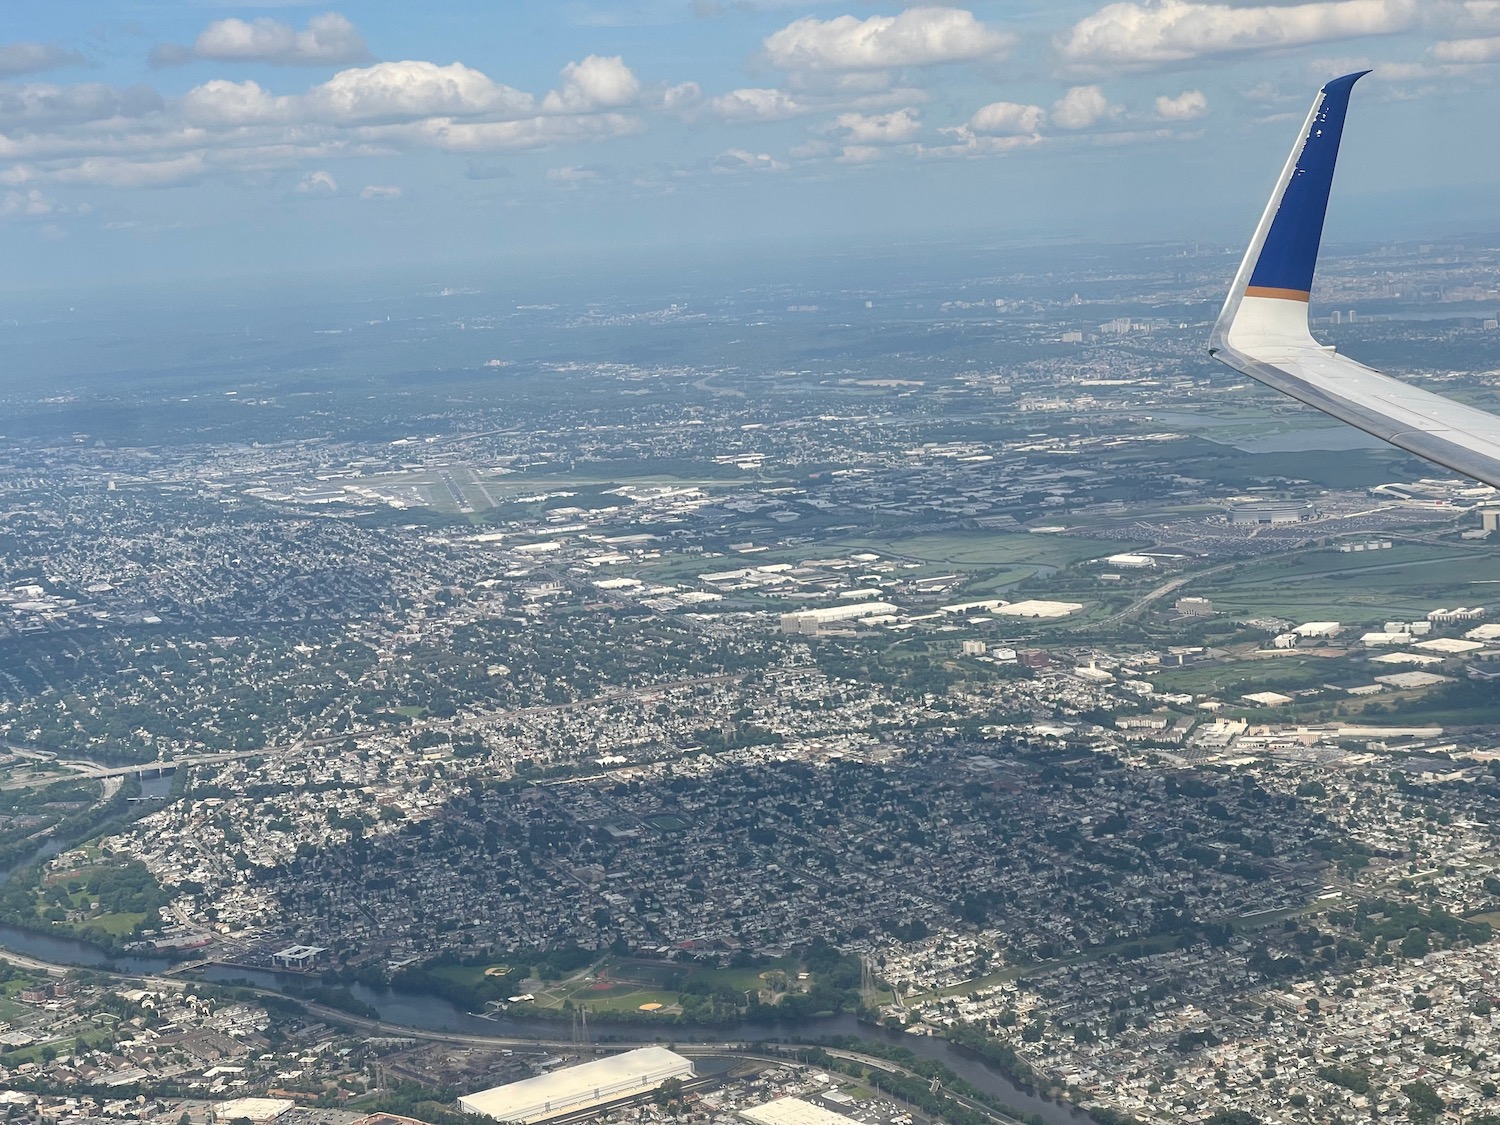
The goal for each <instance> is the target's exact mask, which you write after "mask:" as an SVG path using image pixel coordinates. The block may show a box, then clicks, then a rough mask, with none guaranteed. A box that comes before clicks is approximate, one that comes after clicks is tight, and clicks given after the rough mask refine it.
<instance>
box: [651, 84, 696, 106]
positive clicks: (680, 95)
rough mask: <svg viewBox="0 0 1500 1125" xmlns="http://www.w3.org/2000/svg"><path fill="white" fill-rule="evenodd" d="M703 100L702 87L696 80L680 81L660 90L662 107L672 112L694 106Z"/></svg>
mask: <svg viewBox="0 0 1500 1125" xmlns="http://www.w3.org/2000/svg"><path fill="white" fill-rule="evenodd" d="M702 100H703V87H701V86H699V85H698V83H696V82H680V83H678V84H677V85H676V86H668V87H667V88H666V89H665V90H663V91H662V95H661V104H662V108H663V109H665V110H668V111H670V112H673V113H681V112H682V111H684V110H690V109H692V108H694V107H695V106H696V105H697V104H698V103H699V102H701V101H702Z"/></svg>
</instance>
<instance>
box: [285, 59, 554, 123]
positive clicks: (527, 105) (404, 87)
mask: <svg viewBox="0 0 1500 1125" xmlns="http://www.w3.org/2000/svg"><path fill="white" fill-rule="evenodd" d="M307 102H308V104H309V105H310V106H311V108H312V110H313V112H314V113H315V114H316V115H317V116H318V117H320V118H322V119H324V120H328V121H334V122H339V123H353V122H377V121H401V120H412V119H416V118H423V117H477V116H487V117H496V116H499V117H522V116H525V115H527V114H529V113H532V112H534V104H533V99H532V97H531V95H530V94H526V93H522V92H521V91H520V90H516V89H513V88H511V87H510V86H504V85H501V84H500V83H498V82H494V81H492V80H491V79H490V78H489V76H488V75H486V74H484V73H482V72H481V71H478V70H474V69H472V68H470V67H467V66H464V64H463V63H457V62H455V63H449V64H448V65H447V66H438V65H437V64H436V63H431V62H424V61H414V60H407V61H404V62H383V63H376V64H375V65H374V66H367V67H359V68H354V69H350V70H341V71H339V73H337V74H335V75H334V76H333V77H332V78H330V79H329V80H328V81H327V82H324V83H323V84H322V85H321V86H315V87H313V89H312V90H310V91H309V92H308V94H307Z"/></svg>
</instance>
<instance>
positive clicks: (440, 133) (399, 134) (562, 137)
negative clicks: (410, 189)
mask: <svg viewBox="0 0 1500 1125" xmlns="http://www.w3.org/2000/svg"><path fill="white" fill-rule="evenodd" d="M644 128H645V126H644V125H643V124H642V122H641V120H640V119H639V118H637V117H632V116H629V115H627V114H621V113H594V114H578V115H573V116H555V117H528V118H525V119H523V120H519V121H453V120H450V119H448V118H442V117H433V118H428V119H426V120H424V121H413V122H411V123H409V124H404V125H385V126H377V127H373V128H368V129H363V130H359V131H358V132H357V134H356V135H357V136H358V137H360V138H361V139H363V140H367V141H370V142H373V143H387V144H395V145H415V146H420V147H426V148H437V149H442V150H443V151H445V152H463V153H475V152H503V151H515V150H518V149H533V148H549V147H551V146H552V145H558V144H567V143H570V142H579V141H599V140H607V139H610V138H612V137H625V136H630V135H632V134H634V133H639V132H640V131H641V130H642V129H644Z"/></svg>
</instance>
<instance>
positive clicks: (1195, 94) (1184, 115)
mask: <svg viewBox="0 0 1500 1125" xmlns="http://www.w3.org/2000/svg"><path fill="white" fill-rule="evenodd" d="M1207 112H1208V99H1207V98H1206V97H1204V96H1203V91H1201V90H1184V91H1183V92H1182V93H1180V94H1178V95H1177V96H1176V97H1175V98H1169V97H1167V95H1165V94H1162V95H1161V96H1160V97H1158V98H1157V99H1156V116H1157V117H1160V118H1161V119H1162V120H1163V121H1192V120H1193V119H1194V118H1196V117H1202V116H1203V115H1204V114H1205V113H1207Z"/></svg>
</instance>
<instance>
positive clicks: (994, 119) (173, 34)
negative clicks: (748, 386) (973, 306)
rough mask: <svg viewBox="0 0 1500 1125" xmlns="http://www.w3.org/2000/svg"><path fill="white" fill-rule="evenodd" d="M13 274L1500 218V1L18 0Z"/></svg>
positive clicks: (777, 248) (0, 126)
mask: <svg viewBox="0 0 1500 1125" xmlns="http://www.w3.org/2000/svg"><path fill="white" fill-rule="evenodd" d="M0 11H3V15H4V19H3V21H0V28H3V30H0V285H3V286H5V287H6V288H8V289H11V290H15V289H16V288H18V287H26V286H33V285H34V286H48V287H58V286H62V287H68V286H75V285H87V284H91V283H95V282H107V283H119V282H130V283H135V282H151V281H160V280H191V279H194V278H211V277H218V276H224V277H227V276H235V275H250V276H256V275H286V274H301V273H307V274H316V273H318V272H320V271H328V270H341V269H342V270H349V269H354V270H363V269H373V268H377V267H388V268H400V267H403V266H407V265H410V266H420V267H422V268H423V269H429V268H432V267H438V266H441V265H443V264H446V263H453V264H459V263H481V262H488V263H492V264H493V265H495V266H496V267H497V268H500V269H505V268H514V269H517V270H521V269H525V268H527V267H528V264H529V263H536V262H538V261H568V262H571V263H574V264H575V265H576V266H577V267H578V268H580V269H584V270H588V269H593V270H597V271H600V272H601V273H602V272H605V271H608V270H610V269H613V268H617V263H619V262H621V261H630V260H632V259H634V258H637V257H653V258H657V259H662V260H666V261H671V260H673V259H674V258H681V257H685V256H693V257H695V258H697V259H701V260H712V259H713V258H714V257H715V256H719V257H721V258H722V259H723V260H724V261H726V262H731V261H732V260H733V257H734V255H735V254H738V253H757V254H770V255H774V254H777V253H782V252H786V253H789V254H796V253H818V252H822V251H824V250H826V251H828V252H837V251H839V250H840V249H842V248H845V247H849V248H855V247H881V246H894V245H916V244H922V243H924V242H926V241H930V240H949V241H959V242H963V241H972V242H974V243H975V244H994V245H1004V244H1007V243H1017V242H1020V243H1034V242H1046V241H1047V240H1066V241H1103V242H1111V243H1129V242H1136V241H1147V240H1198V239H1204V240H1210V241H1212V240H1222V241H1224V242H1225V243H1226V244H1233V243H1239V242H1242V241H1244V240H1245V238H1247V237H1248V234H1249V231H1250V229H1251V228H1252V227H1253V226H1254V222H1255V219H1256V217H1257V215H1258V212H1259V209H1260V207H1261V206H1262V204H1263V202H1264V199H1265V196H1266V195H1267V194H1268V192H1269V189H1270V186H1271V183H1272V181H1273V180H1274V178H1275V175H1276V173H1277V171H1278V170H1279V167H1280V164H1281V162H1282V160H1283V159H1284V158H1285V154H1286V152H1287V150H1288V149H1289V148H1290V146H1291V144H1292V141H1293V140H1294V139H1295V134H1296V132H1297V129H1298V126H1299V124H1300V122H1301V119H1302V116H1303V114H1304V113H1305V112H1306V108H1307V106H1308V104H1309V103H1310V101H1311V98H1312V96H1313V94H1314V92H1315V91H1316V90H1317V88H1318V87H1319V86H1320V85H1321V84H1322V83H1323V82H1325V81H1327V80H1328V79H1329V78H1332V77H1336V76H1337V75H1340V74H1343V73H1346V72H1348V71H1351V70H1355V69H1364V68H1373V71H1374V73H1373V74H1371V75H1370V76H1369V77H1368V78H1366V79H1365V80H1364V82H1363V83H1362V84H1361V85H1360V87H1359V88H1358V90H1357V92H1356V96H1355V104H1354V107H1353V110H1352V112H1351V117H1350V122H1349V126H1348V131H1347V133H1346V137H1345V146H1344V158H1343V160H1342V162H1341V167H1340V174H1339V180H1338V183H1337V185H1336V199H1335V205H1334V209H1333V213H1332V215H1331V217H1330V223H1329V239H1330V240H1331V241H1332V240H1337V239H1344V240H1347V241H1358V240H1376V239H1385V238H1426V237H1442V236H1445V235H1451V234H1460V233H1468V232H1489V231H1495V230H1500V191H1497V188H1500V124H1497V121H1500V117H1497V113H1496V110H1497V108H1500V0H1314V2H1267V0H1260V2H1256V3H1250V2H1238V0H1235V2H1225V0H1123V2H1116V3H1104V4H1101V3H1099V2H1098V0H1052V2H1048V0H990V2H982V3H981V2H975V3H970V4H967V5H955V6H944V5H931V6H913V7H903V6H902V5H901V4H899V3H886V2H883V0H882V2H868V0H427V2H425V3H418V2H413V0H349V2H346V3H342V4H337V5H334V6H329V5H327V4H325V3H317V4H302V3H298V2H296V0H285V2H269V0H262V2H260V3H238V4H223V3H217V2H213V0H65V2H63V0H4V3H3V7H0Z"/></svg>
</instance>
